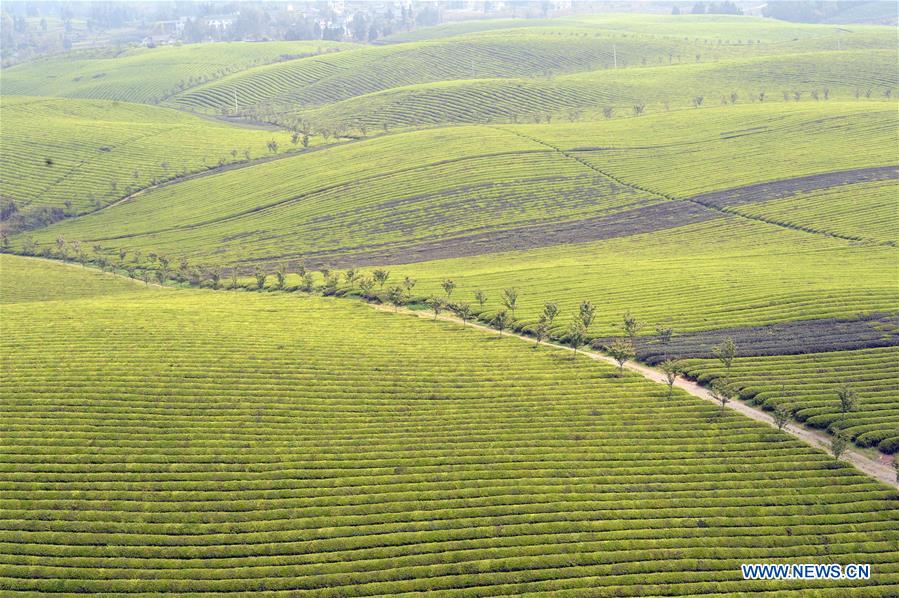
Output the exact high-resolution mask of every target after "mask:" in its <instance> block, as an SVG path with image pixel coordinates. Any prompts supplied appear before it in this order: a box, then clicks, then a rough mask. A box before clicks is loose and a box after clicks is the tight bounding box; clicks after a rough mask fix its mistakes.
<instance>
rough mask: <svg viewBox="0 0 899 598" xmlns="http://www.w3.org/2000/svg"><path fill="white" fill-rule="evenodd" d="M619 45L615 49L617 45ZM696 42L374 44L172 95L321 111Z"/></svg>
mask: <svg viewBox="0 0 899 598" xmlns="http://www.w3.org/2000/svg"><path fill="white" fill-rule="evenodd" d="M613 46H614V47H613ZM697 47H698V46H697V44H696V42H690V41H683V40H673V39H670V38H660V39H658V40H654V39H639V40H637V39H628V38H620V39H619V38H611V37H609V36H606V37H601V36H584V35H580V34H576V33H573V32H564V31H556V32H554V33H546V32H540V31H537V32H528V34H527V35H516V36H510V35H496V36H490V35H478V36H472V37H470V38H461V39H451V40H445V41H436V42H422V43H415V44H400V45H391V46H380V47H368V48H363V49H358V50H354V51H351V52H341V53H339V54H332V55H329V56H319V57H315V58H307V59H303V60H294V61H289V62H284V63H280V64H275V65H270V66H267V67H263V68H257V69H250V70H247V71H244V72H240V73H236V74H234V75H232V76H230V77H226V78H224V79H222V80H220V81H215V82H213V83H210V84H207V85H203V86H200V87H197V88H195V89H191V90H188V91H187V92H185V93H181V94H178V95H177V96H176V97H174V98H172V100H171V102H172V103H173V104H174V105H176V106H182V107H188V108H192V109H198V110H211V111H222V110H230V109H232V108H233V107H234V104H235V101H234V99H235V97H236V98H237V105H238V109H239V108H240V107H245V106H247V105H250V106H252V105H270V106H271V108H269V109H270V110H273V111H277V108H278V106H279V105H286V106H287V107H288V108H287V109H288V110H295V109H296V107H301V108H302V107H306V106H318V105H323V104H328V103H331V102H336V101H340V100H345V99H347V98H351V97H356V96H361V95H364V94H369V93H373V92H377V91H382V90H385V89H389V88H394V87H401V86H405V85H412V84H417V83H427V82H434V81H447V80H454V79H481V78H490V77H538V76H542V77H545V76H549V75H553V74H558V73H565V72H574V71H584V70H594V69H598V68H612V67H613V66H614V65H615V64H616V61H617V63H618V64H619V65H620V66H622V67H624V66H625V65H627V64H632V65H633V64H636V63H639V62H640V61H641V60H643V59H644V58H645V57H646V56H650V57H652V60H653V61H655V60H658V59H660V57H662V56H666V57H667V56H668V55H669V54H678V55H687V54H690V55H692V53H695V51H697Z"/></svg>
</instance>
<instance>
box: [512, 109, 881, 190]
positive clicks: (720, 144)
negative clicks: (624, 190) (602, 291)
mask: <svg viewBox="0 0 899 598" xmlns="http://www.w3.org/2000/svg"><path fill="white" fill-rule="evenodd" d="M896 123H897V119H896V115H895V111H894V110H892V109H891V108H887V106H886V105H885V104H882V103H879V102H878V103H876V104H866V103H864V102H818V103H808V104H803V103H799V104H795V103H794V104H792V105H789V106H786V105H768V104H762V105H759V104H754V105H748V106H746V105H744V106H740V105H737V106H726V107H724V106H722V107H716V108H712V109H702V108H700V109H698V110H680V111H677V112H671V113H668V114H656V115H649V116H646V117H639V118H631V119H623V120H619V121H612V122H593V123H567V122H565V123H557V124H556V125H553V126H545V125H542V126H541V125H517V126H516V125H511V126H509V127H507V128H511V129H513V130H515V131H518V132H520V133H521V134H524V135H527V136H529V137H533V138H537V139H540V140H541V141H543V142H545V143H548V144H550V145H552V146H555V147H559V148H561V149H564V150H568V151H571V152H573V153H576V155H577V156H578V157H579V158H581V159H582V160H584V161H586V162H588V163H589V164H591V165H593V166H596V167H597V168H599V169H600V170H602V171H603V172H607V173H610V174H612V175H614V176H615V177H617V178H619V179H621V180H623V181H626V182H627V183H630V184H633V185H637V186H640V187H643V188H645V189H649V190H652V191H656V192H660V193H663V194H666V195H672V196H676V197H681V198H684V197H690V196H693V195H696V194H699V193H705V192H709V191H717V190H720V189H728V188H733V187H740V186H743V185H750V184H753V183H759V182H764V181H773V180H779V179H786V178H791V177H796V176H802V175H806V174H814V173H823V172H831V171H836V170H849V169H851V168H861V167H868V166H888V165H892V164H895V163H896V155H895V152H894V151H893V149H894V146H895V142H896Z"/></svg>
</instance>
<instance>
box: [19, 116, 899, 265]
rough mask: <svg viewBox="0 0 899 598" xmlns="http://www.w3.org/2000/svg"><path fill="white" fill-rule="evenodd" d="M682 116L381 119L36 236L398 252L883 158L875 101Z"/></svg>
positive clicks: (260, 252)
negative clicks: (461, 123) (371, 128)
mask: <svg viewBox="0 0 899 598" xmlns="http://www.w3.org/2000/svg"><path fill="white" fill-rule="evenodd" d="M696 116H697V115H696V114H694V112H693V111H681V112H672V113H668V114H659V115H655V116H647V117H642V118H637V119H624V120H617V121H612V122H593V123H577V124H571V123H564V124H560V123H556V124H552V125H539V126H538V125H518V126H514V125H513V126H505V127H456V128H444V129H434V130H425V131H419V132H414V133H407V134H402V135H389V136H384V137H381V138H377V139H371V140H366V141H363V142H359V143H354V144H350V145H345V146H342V147H337V148H332V149H328V150H325V151H320V152H315V153H311V154H308V155H304V156H298V157H294V158H289V159H285V160H279V161H275V162H271V163H268V164H262V165H259V166H254V167H251V168H246V169H240V170H236V171H232V172H227V173H223V174H219V175H215V176H212V177H205V178H202V179H197V180H194V181H189V182H186V183H184V184H180V185H178V186H173V187H168V188H165V189H160V190H157V191H153V192H152V193H146V194H144V195H142V196H141V198H140V200H139V201H133V202H128V203H124V204H121V205H117V206H115V207H113V208H110V209H108V210H103V211H102V212H101V213H97V214H95V215H91V216H88V217H85V218H80V219H78V220H76V221H71V222H67V223H64V224H61V225H57V226H54V227H50V228H48V229H46V230H45V231H42V232H41V233H40V234H38V235H36V239H37V240H38V241H41V242H44V243H48V244H51V243H54V242H55V240H56V238H57V236H59V235H62V236H64V237H65V238H67V239H78V240H82V241H89V242H91V243H92V244H93V243H100V244H102V245H104V246H105V247H108V248H117V247H126V248H140V249H146V250H150V249H152V250H158V251H162V252H164V253H166V254H172V255H185V256H189V257H191V258H193V259H196V260H200V261H204V260H209V259H214V260H215V261H216V262H218V263H222V264H230V263H244V264H246V263H249V262H254V261H269V262H271V261H275V260H280V259H288V260H306V261H307V262H308V263H310V264H312V263H328V264H330V265H332V266H334V265H337V266H351V265H364V264H385V263H409V262H415V261H425V260H433V259H438V258H444V257H453V256H460V255H480V254H488V253H496V252H502V251H508V250H510V249H530V248H534V247H542V246H548V245H559V244H570V243H578V242H588V241H594V240H598V239H604V238H608V237H618V236H622V235H627V234H634V233H639V232H648V231H651V230H657V229H666V228H671V227H677V226H681V225H687V224H690V223H696V222H701V221H705V220H708V219H711V218H719V217H721V216H722V214H723V213H724V212H723V210H724V208H722V207H721V206H719V205H717V204H716V203H715V201H716V199H715V198H716V197H717V196H713V195H709V193H712V192H714V193H722V194H723V195H730V192H729V191H724V192H722V190H724V189H728V188H731V187H739V186H744V185H754V184H758V183H763V182H768V181H771V180H777V179H795V178H796V177H804V176H808V175H812V174H817V173H822V172H831V171H848V170H857V169H859V168H867V169H870V168H872V167H873V168H874V169H875V170H874V171H872V172H873V173H874V174H871V176H873V177H875V178H878V179H885V178H887V177H892V176H893V175H894V173H895V169H893V168H885V169H881V170H877V168H879V167H880V166H887V167H889V166H890V165H892V164H894V162H895V155H894V152H893V151H892V142H893V140H894V131H895V122H896V121H895V115H894V113H893V112H892V111H891V110H885V109H880V110H872V108H871V106H869V105H865V104H862V105H859V104H856V103H854V102H851V103H835V102H834V103H827V104H799V105H791V107H790V108H789V109H784V108H782V107H778V106H768V105H758V104H756V105H745V106H740V105H737V106H727V107H721V108H716V109H714V110H711V109H710V110H703V111H702V116H703V118H702V122H701V124H697V123H696ZM836 147H839V151H833V150H834V148H836ZM777 155H780V156H783V157H784V158H785V159H782V160H772V156H777ZM399 156H402V159H400V158H399ZM787 158H788V159H787ZM864 172H868V171H867V170H865V171H864ZM846 176H850V175H846ZM853 180H854V179H853ZM839 182H840V181H836V183H839ZM832 184H835V183H834V181H830V183H827V184H824V183H821V186H822V187H827V186H831V185H832ZM774 197H780V196H776V195H775V196H771V197H768V196H762V197H759V198H757V200H758V201H763V200H764V199H766V198H769V199H770V198H774ZM675 200H689V201H678V202H677V203H671V202H672V201H675ZM884 214H886V211H885V210H884ZM488 216H489V217H488ZM774 219H776V217H775V216H772V220H774ZM875 234H881V235H882V232H881V233H875ZM875 238H876V237H875ZM488 259H493V258H488ZM452 274H460V275H461V273H458V272H452Z"/></svg>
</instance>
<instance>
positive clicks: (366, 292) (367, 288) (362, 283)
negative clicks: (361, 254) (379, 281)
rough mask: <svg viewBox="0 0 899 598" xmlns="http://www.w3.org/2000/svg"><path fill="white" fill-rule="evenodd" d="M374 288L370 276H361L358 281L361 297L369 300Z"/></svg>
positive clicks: (373, 282)
mask: <svg viewBox="0 0 899 598" xmlns="http://www.w3.org/2000/svg"><path fill="white" fill-rule="evenodd" d="M374 288H375V281H374V280H373V279H372V278H371V277H370V276H363V277H362V278H360V279H359V289H361V290H362V296H363V297H365V298H366V299H369V298H371V292H372V289H374Z"/></svg>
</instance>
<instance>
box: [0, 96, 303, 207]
mask: <svg viewBox="0 0 899 598" xmlns="http://www.w3.org/2000/svg"><path fill="white" fill-rule="evenodd" d="M0 118H2V119H3V132H2V134H0V143H2V149H3V152H2V154H0V168H2V177H0V193H2V195H3V197H4V199H9V200H13V201H15V202H16V204H17V205H18V206H19V208H29V207H62V208H65V211H66V212H67V213H68V214H70V215H71V214H78V213H82V212H87V211H92V210H96V209H97V208H99V207H102V206H103V205H106V204H109V203H112V202H114V201H116V200H118V199H120V198H122V197H124V196H126V195H128V194H130V193H132V192H134V191H137V190H139V189H142V188H144V187H147V186H148V185H151V184H158V183H160V182H163V181H166V180H170V179H173V178H176V177H179V176H184V175H186V174H190V173H192V172H196V171H203V170H206V169H209V168H213V167H217V166H220V165H223V164H229V163H233V162H237V161H242V160H248V159H254V158H259V157H262V156H266V155H272V153H273V152H272V151H271V149H270V148H269V147H268V143H269V142H270V141H273V140H274V141H275V142H276V143H277V144H278V149H279V150H280V151H284V150H287V149H291V148H295V146H294V145H293V144H291V140H290V136H289V135H288V134H286V133H284V132H283V131H262V130H253V129H247V128H237V127H233V126H229V125H227V124H224V123H215V122H209V121H207V120H204V119H200V118H196V117H193V116H189V115H186V114H183V113H179V112H175V111H173V110H166V109H163V108H155V107H150V106H141V105H139V104H129V103H120V102H108V101H102V100H73V99H57V98H39V97H26V96H4V97H3V99H2V101H0ZM318 141H320V140H318ZM276 151H278V150H277V149H276Z"/></svg>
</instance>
